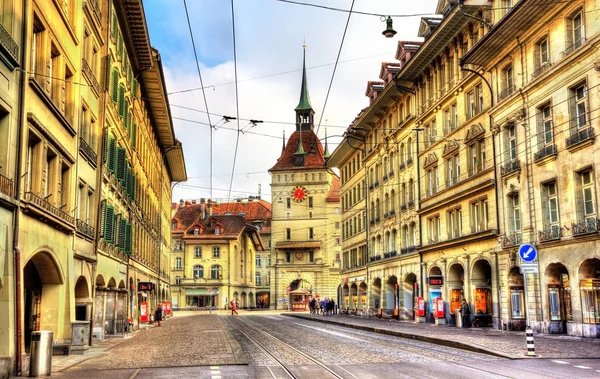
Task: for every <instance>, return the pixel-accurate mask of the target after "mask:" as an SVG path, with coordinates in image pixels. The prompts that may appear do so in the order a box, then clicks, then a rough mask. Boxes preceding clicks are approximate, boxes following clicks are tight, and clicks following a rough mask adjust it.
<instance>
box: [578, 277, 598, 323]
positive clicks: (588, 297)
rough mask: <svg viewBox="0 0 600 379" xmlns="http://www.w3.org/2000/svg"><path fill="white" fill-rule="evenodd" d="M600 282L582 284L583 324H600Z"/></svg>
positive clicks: (589, 281)
mask: <svg viewBox="0 0 600 379" xmlns="http://www.w3.org/2000/svg"><path fill="white" fill-rule="evenodd" d="M599 307H600V281H591V280H586V281H582V283H581V308H582V313H583V322H584V323H586V324H600V314H599V313H598V309H599Z"/></svg>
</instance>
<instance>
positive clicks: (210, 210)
mask: <svg viewBox="0 0 600 379" xmlns="http://www.w3.org/2000/svg"><path fill="white" fill-rule="evenodd" d="M212 203H213V202H212V200H211V199H208V217H210V216H212Z"/></svg>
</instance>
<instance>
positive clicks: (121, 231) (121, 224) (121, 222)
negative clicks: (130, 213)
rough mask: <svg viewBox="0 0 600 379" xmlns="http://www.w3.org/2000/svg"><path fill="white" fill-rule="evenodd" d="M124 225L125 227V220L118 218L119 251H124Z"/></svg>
mask: <svg viewBox="0 0 600 379" xmlns="http://www.w3.org/2000/svg"><path fill="white" fill-rule="evenodd" d="M125 225H127V220H125V219H124V218H123V217H119V248H120V249H121V250H125V242H126V240H125Z"/></svg>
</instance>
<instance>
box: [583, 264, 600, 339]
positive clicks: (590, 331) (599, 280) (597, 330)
mask: <svg viewBox="0 0 600 379" xmlns="http://www.w3.org/2000/svg"><path fill="white" fill-rule="evenodd" d="M579 288H580V296H581V315H582V321H583V325H582V331H583V336H584V337H596V338H600V325H599V323H600V316H599V314H600V312H599V310H598V304H599V303H600V259H598V258H591V259H586V260H585V261H583V262H582V263H581V265H580V266H579Z"/></svg>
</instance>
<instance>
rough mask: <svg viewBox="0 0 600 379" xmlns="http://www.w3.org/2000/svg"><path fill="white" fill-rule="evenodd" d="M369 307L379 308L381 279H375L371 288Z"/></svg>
mask: <svg viewBox="0 0 600 379" xmlns="http://www.w3.org/2000/svg"><path fill="white" fill-rule="evenodd" d="M371 289H372V291H371V298H372V302H371V305H372V306H373V308H375V309H377V308H380V307H381V278H375V280H373V285H372V286H371Z"/></svg>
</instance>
